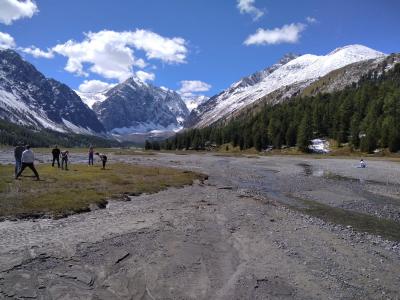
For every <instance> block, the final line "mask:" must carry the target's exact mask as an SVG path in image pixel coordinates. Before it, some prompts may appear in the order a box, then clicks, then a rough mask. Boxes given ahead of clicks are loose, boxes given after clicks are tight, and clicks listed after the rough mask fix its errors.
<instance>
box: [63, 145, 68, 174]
mask: <svg viewBox="0 0 400 300" xmlns="http://www.w3.org/2000/svg"><path fill="white" fill-rule="evenodd" d="M68 159H69V151H68V150H66V151H64V152H61V169H62V170H64V165H65V170H66V171H68Z"/></svg>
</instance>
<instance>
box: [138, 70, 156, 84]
mask: <svg viewBox="0 0 400 300" xmlns="http://www.w3.org/2000/svg"><path fill="white" fill-rule="evenodd" d="M136 77H137V78H139V79H140V80H141V81H143V82H146V81H153V80H154V79H155V78H156V75H155V74H154V73H147V72H145V71H137V72H136Z"/></svg>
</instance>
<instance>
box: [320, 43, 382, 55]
mask: <svg viewBox="0 0 400 300" xmlns="http://www.w3.org/2000/svg"><path fill="white" fill-rule="evenodd" d="M337 53H346V54H352V55H355V54H358V55H362V56H371V58H375V57H377V56H384V55H385V54H384V53H383V52H380V51H377V50H374V49H372V48H369V47H367V46H364V45H360V44H351V45H346V46H343V47H339V48H336V49H335V50H333V51H331V52H329V53H328V54H327V56H330V55H334V54H337Z"/></svg>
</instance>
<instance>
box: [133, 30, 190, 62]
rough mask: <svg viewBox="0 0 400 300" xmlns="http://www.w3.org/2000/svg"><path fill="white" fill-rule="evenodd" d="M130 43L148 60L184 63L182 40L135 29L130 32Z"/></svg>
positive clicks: (184, 52) (183, 44) (184, 55)
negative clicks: (142, 51) (143, 52)
mask: <svg viewBox="0 0 400 300" xmlns="http://www.w3.org/2000/svg"><path fill="white" fill-rule="evenodd" d="M131 42H132V44H133V45H134V47H135V48H137V49H140V50H144V51H145V52H146V57H147V58H148V59H154V58H156V59H161V60H162V61H164V62H166V63H184V62H185V59H186V54H187V48H186V45H185V44H186V42H185V40H184V39H183V38H179V37H174V38H165V37H163V36H161V35H159V34H157V33H154V32H151V31H148V30H143V29H137V30H136V31H134V32H131Z"/></svg>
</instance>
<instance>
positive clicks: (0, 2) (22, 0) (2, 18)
mask: <svg viewBox="0 0 400 300" xmlns="http://www.w3.org/2000/svg"><path fill="white" fill-rule="evenodd" d="M38 11H39V10H38V8H37V6H36V3H35V2H34V1H32V0H0V23H3V24H6V25H10V24H12V22H13V21H16V20H18V19H21V18H31V17H32V16H33V15H34V14H35V13H37V12H38Z"/></svg>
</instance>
